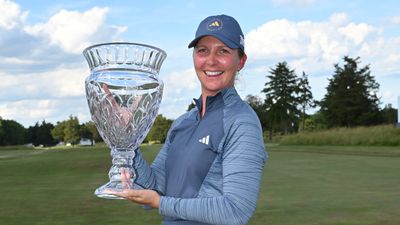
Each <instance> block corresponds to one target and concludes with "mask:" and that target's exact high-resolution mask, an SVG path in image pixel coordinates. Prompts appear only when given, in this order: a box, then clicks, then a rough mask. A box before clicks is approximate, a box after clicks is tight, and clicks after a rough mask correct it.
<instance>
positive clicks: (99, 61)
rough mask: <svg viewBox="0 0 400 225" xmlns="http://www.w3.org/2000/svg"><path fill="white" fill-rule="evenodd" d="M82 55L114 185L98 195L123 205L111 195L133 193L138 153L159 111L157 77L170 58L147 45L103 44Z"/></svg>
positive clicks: (160, 86) (160, 85)
mask: <svg viewBox="0 0 400 225" xmlns="http://www.w3.org/2000/svg"><path fill="white" fill-rule="evenodd" d="M83 54H84V56H85V58H86V60H87V62H88V64H89V67H90V70H91V73H90V75H89V77H87V78H86V81H85V88H86V97H87V102H88V105H89V110H90V113H91V116H92V120H93V121H94V123H95V124H96V127H97V129H98V131H99V133H100V135H101V137H102V138H103V140H104V142H105V143H106V144H107V145H108V146H109V147H110V149H111V156H112V166H111V169H110V171H109V178H110V181H109V182H108V183H106V184H105V185H103V186H101V187H99V188H98V189H97V190H96V191H95V194H96V195H97V196H99V197H102V198H110V199H120V198H119V197H116V196H114V195H110V194H108V193H107V190H112V191H121V190H122V189H125V188H132V184H133V181H134V179H135V177H136V174H135V172H134V169H133V168H132V163H133V158H134V156H135V150H136V149H137V147H138V146H139V145H140V144H141V142H142V141H143V139H144V138H145V137H146V135H147V133H148V131H149V129H150V127H151V126H152V124H153V122H154V120H155V117H156V116H157V113H158V109H159V106H160V102H161V98H162V91H163V83H162V81H161V80H160V79H159V78H158V73H159V70H160V67H161V64H162V62H163V61H164V59H165V58H166V53H165V52H164V51H163V50H161V49H158V48H155V47H152V46H148V45H143V44H136V43H105V44H100V45H94V46H91V47H88V48H86V49H85V50H84V51H83ZM122 171H125V172H127V171H128V172H129V174H130V175H129V177H130V180H129V182H121V172H122Z"/></svg>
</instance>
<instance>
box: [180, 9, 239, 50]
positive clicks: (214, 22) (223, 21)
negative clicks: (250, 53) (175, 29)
mask: <svg viewBox="0 0 400 225" xmlns="http://www.w3.org/2000/svg"><path fill="white" fill-rule="evenodd" d="M207 35H211V36H214V37H216V38H218V39H219V40H220V41H222V42H223V43H224V44H225V45H226V46H228V47H229V48H240V49H242V51H243V52H244V35H243V32H242V29H241V28H240V25H239V23H238V22H237V21H236V20H235V19H234V18H233V17H231V16H227V15H216V16H209V17H207V18H205V19H204V20H203V21H201V23H200V25H199V27H198V28H197V31H196V36H195V38H194V40H193V41H192V42H190V44H189V46H188V47H189V48H191V47H194V46H196V44H197V42H198V41H199V40H200V38H202V37H204V36H207Z"/></svg>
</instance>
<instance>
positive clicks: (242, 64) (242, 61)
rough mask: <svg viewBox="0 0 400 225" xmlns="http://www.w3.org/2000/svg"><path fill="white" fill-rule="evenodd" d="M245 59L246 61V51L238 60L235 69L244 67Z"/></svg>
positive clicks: (238, 69)
mask: <svg viewBox="0 0 400 225" xmlns="http://www.w3.org/2000/svg"><path fill="white" fill-rule="evenodd" d="M246 61H247V55H246V53H244V54H243V56H242V58H240V61H239V64H238V67H237V71H240V70H241V69H242V68H243V67H244V65H245V64H246Z"/></svg>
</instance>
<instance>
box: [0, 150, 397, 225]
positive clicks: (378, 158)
mask: <svg viewBox="0 0 400 225" xmlns="http://www.w3.org/2000/svg"><path fill="white" fill-rule="evenodd" d="M159 147H160V145H153V146H143V147H142V149H143V153H144V154H145V157H146V158H147V159H148V160H151V159H152V158H153V157H154V156H155V154H157V151H158V149H159ZM269 149H270V151H269V156H270V159H269V161H268V163H267V166H266V168H265V173H264V178H263V181H262V187H261V193H260V197H259V201H258V206H257V209H256V212H255V215H254V216H253V218H252V219H251V221H250V223H249V224H250V225H289V224H291V225H295V224H296V225H302V224H304V225H313V224H315V225H316V224H318V225H320V224H323V225H325V224H327V225H328V224H332V225H333V224H337V225H347V224H348V225H358V224H359V225H366V224H367V225H383V224H385V225H398V224H400V217H399V215H400V157H399V154H398V153H399V152H400V149H399V147H385V148H382V149H383V150H382V149H380V148H379V147H374V149H371V148H366V149H367V150H366V152H367V153H366V154H363V150H364V149H363V147H340V146H337V147H315V146H313V147H310V148H308V147H307V146H304V147H299V146H270V147H269ZM374 152H379V153H380V154H376V155H374ZM385 152H386V153H387V154H386V153H385ZM325 153H329V154H325ZM384 153H385V154H384ZM110 163H111V160H110V155H109V151H108V150H107V149H106V148H104V147H97V148H75V149H72V148H71V149H68V150H46V151H44V150H8V149H7V150H1V149H0V177H1V180H0V193H1V196H2V197H1V200H0V224H1V225H24V224H35V225H39V224H40V225H54V224H57V225H58V224H60V225H64V224H65V225H66V224H68V225H72V224H73V225H77V224H81V225H91V224H93V225H103V224H104V225H106V224H107V225H109V224H113V225H118V224H121V225H128V224H132V225H152V224H155V225H157V224H161V217H160V216H159V215H158V213H157V211H156V210H144V209H142V208H141V206H138V205H135V204H133V203H130V202H128V201H124V200H105V199H100V198H97V197H96V196H94V195H93V191H94V190H95V188H97V187H98V186H100V185H102V184H103V183H105V182H106V181H107V179H108V178H107V173H108V169H109V167H110Z"/></svg>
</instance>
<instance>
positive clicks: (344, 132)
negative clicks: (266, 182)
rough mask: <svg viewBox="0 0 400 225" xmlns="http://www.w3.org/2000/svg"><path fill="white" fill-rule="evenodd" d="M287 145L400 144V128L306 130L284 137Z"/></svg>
mask: <svg viewBox="0 0 400 225" xmlns="http://www.w3.org/2000/svg"><path fill="white" fill-rule="evenodd" d="M279 142H280V143H281V144H286V145H360V146H363V145H364V146H371V145H375V146H400V129H399V128H396V127H395V126H393V125H379V126H373V127H354V128H345V127H340V128H333V129H329V130H318V131H312V132H310V131H308V132H307V131H304V132H299V133H296V134H293V135H287V136H284V137H282V139H281V140H280V141H279Z"/></svg>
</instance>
